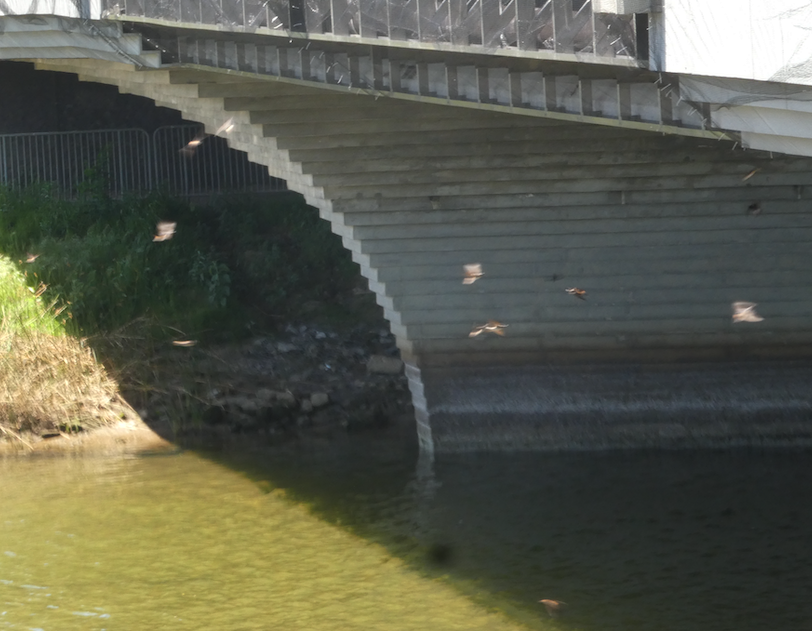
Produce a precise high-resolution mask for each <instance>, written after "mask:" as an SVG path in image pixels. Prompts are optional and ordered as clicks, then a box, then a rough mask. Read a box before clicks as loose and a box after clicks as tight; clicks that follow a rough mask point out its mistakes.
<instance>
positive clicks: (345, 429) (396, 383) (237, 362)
mask: <svg viewBox="0 0 812 631" xmlns="http://www.w3.org/2000/svg"><path fill="white" fill-rule="evenodd" d="M133 365H135V366H136V367H137V370H132V371H131V372H126V371H124V372H122V373H121V377H120V387H121V391H122V395H123V398H124V400H125V403H126V404H125V405H121V406H120V410H119V413H118V417H119V419H120V420H119V421H118V422H116V423H114V424H112V425H110V426H107V427H103V428H100V429H94V430H90V431H83V430H82V429H81V428H80V430H79V431H78V432H76V433H72V434H70V435H67V434H59V433H55V432H51V433H47V434H43V435H37V434H31V433H26V434H21V435H18V436H17V437H11V436H8V437H6V439H5V440H0V454H15V455H21V454H26V453H82V452H94V453H126V452H132V451H140V450H156V449H157V450H162V449H172V448H174V447H173V445H177V446H184V447H198V446H199V447H207V448H212V447H215V448H216V447H218V446H219V445H226V444H236V443H245V442H246V440H247V441H248V442H252V441H253V442H258V443H267V444H280V443H285V442H293V441H298V440H307V439H310V438H313V437H317V438H327V439H329V438H331V437H338V436H345V435H349V436H351V435H352V434H354V433H357V432H368V431H376V430H384V429H391V428H392V427H395V426H404V425H409V424H410V423H413V419H414V416H413V410H412V407H411V396H410V394H409V390H408V385H407V382H406V378H405V377H404V375H403V363H402V361H401V360H400V358H399V352H398V349H397V347H396V345H395V340H394V338H393V336H392V335H391V334H390V333H389V331H388V329H387V328H385V323H384V322H383V321H375V322H373V323H371V324H370V323H365V324H359V325H357V326H355V327H353V328H350V329H344V330H336V329H333V328H331V327H329V326H321V325H317V324H312V323H297V324H288V325H286V326H285V327H284V328H280V330H278V331H276V332H273V333H270V334H268V335H264V336H258V337H254V338H252V339H250V340H247V341H245V342H242V343H239V344H228V345H218V346H210V345H206V344H202V343H201V344H196V345H194V346H188V347H176V346H172V345H166V346H165V347H164V348H161V349H160V350H159V351H158V352H155V353H154V354H150V355H149V356H148V357H141V358H137V359H134V360H133ZM123 403H124V402H123Z"/></svg>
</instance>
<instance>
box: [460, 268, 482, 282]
mask: <svg viewBox="0 0 812 631" xmlns="http://www.w3.org/2000/svg"><path fill="white" fill-rule="evenodd" d="M463 267H464V268H465V278H463V279H462V284H463V285H471V284H473V283H474V282H476V280H477V279H478V278H482V276H483V274H482V265H480V264H479V263H469V264H466V265H463Z"/></svg>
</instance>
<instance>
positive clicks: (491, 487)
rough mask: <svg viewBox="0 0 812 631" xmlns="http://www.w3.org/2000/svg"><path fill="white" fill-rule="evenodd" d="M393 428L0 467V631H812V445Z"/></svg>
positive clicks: (2, 464) (9, 463)
mask: <svg viewBox="0 0 812 631" xmlns="http://www.w3.org/2000/svg"><path fill="white" fill-rule="evenodd" d="M395 438H396V439H393V437H385V436H367V437H363V436H355V437H353V438H351V439H347V440H346V441H344V442H343V443H342V442H336V441H332V442H329V443H327V442H325V443H322V444H319V443H310V444H301V445H299V446H297V447H296V448H293V449H290V448H288V449H280V448H277V449H275V450H256V451H253V452H246V451H245V450H237V451H234V452H232V453H219V454H216V455H215V454H208V455H203V456H201V455H195V454H192V453H184V454H181V455H179V456H171V457H158V458H131V459H101V458H100V459H84V460H79V459H77V460H72V459H52V460H47V459H43V460H21V461H16V460H10V461H9V460H6V461H2V460H0V481H2V484H0V553H5V554H0V603H3V604H0V614H2V615H0V629H4V628H24V629H27V628H42V629H45V630H51V629H60V630H61V629H90V628H92V629H138V628H179V629H186V628H188V629H201V628H212V629H213V628H216V629H267V628H285V629H314V630H320V629H351V628H364V629H367V628H371V629H374V628H382V629H383V628H386V629H421V630H424V629H572V630H575V629H583V630H588V631H591V630H595V631H597V630H598V629H600V630H601V631H603V630H610V631H611V630H615V629H616V630H618V631H619V630H621V629H622V630H624V631H629V630H641V631H642V630H649V629H651V630H654V629H657V630H661V629H669V630H677V631H679V630H682V629H685V630H688V629H691V630H705V629H706V630H708V631H724V630H726V629H731V630H732V629H736V630H737V631H741V630H747V629H753V630H755V629H758V630H759V631H761V630H763V629H765V628H781V629H812V603H810V602H809V601H810V599H809V598H808V593H809V589H810V587H811V586H812V564H810V558H809V557H810V553H809V544H810V543H812V542H810V535H809V530H808V528H807V527H806V525H807V524H808V523H810V520H811V519H812V503H810V502H809V501H808V500H809V499H810V498H809V497H808V495H809V491H808V489H809V488H810V485H809V483H810V482H812V479H810V478H812V473H810V471H809V469H808V467H806V465H805V462H806V459H807V458H808V453H805V452H790V451H783V452H779V451H770V452H762V453H759V452H746V451H739V452H731V453H719V452H672V453H667V452H661V453H642V452H638V453H634V452H630V453H606V454H522V455H511V456H498V455H493V456H487V457H484V456H479V457H445V458H442V459H440V460H439V461H438V462H436V463H432V462H429V461H425V460H420V459H418V457H417V453H416V449H415V445H414V444H413V441H412V440H411V439H407V438H405V437H401V436H398V437H395ZM540 599H547V600H555V601H563V602H566V603H567V604H568V606H567V607H566V609H565V610H563V611H562V615H561V616H557V617H550V616H549V615H548V612H547V608H546V607H545V605H544V604H541V603H539V600H540Z"/></svg>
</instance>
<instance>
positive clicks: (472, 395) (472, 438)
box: [407, 360, 812, 452]
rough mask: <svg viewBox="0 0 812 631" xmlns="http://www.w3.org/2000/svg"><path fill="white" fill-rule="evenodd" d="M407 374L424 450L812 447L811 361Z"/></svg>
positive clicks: (412, 370)
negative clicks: (412, 392)
mask: <svg viewBox="0 0 812 631" xmlns="http://www.w3.org/2000/svg"><path fill="white" fill-rule="evenodd" d="M407 374H408V375H409V377H410V380H411V382H412V388H413V391H414V392H416V396H415V405H416V406H420V407H419V409H418V412H417V423H418V432H419V436H420V440H421V444H422V445H423V448H424V449H426V450H428V451H434V452H460V451H497V450H599V449H627V448H637V447H650V448H666V449H678V448H707V447H711V448H716V447H718V448H723V447H731V446H743V445H751V446H775V445H794V446H798V445H810V444H812V388H810V384H812V362H804V361H792V360H789V361H781V362H776V361H760V362H702V363H697V364H690V363H688V364H679V365H674V364H659V365H658V364H635V363H624V364H618V363H614V364H588V365H586V364H556V365H552V364H547V365H533V366H513V367H493V366H491V367H478V368H477V367H453V368H451V367H434V368H427V369H423V370H422V371H421V370H418V369H416V368H414V366H412V367H410V369H409V370H408V372H407ZM419 380H422V381H424V382H425V384H426V385H425V386H423V385H422V383H421V382H420V381H419Z"/></svg>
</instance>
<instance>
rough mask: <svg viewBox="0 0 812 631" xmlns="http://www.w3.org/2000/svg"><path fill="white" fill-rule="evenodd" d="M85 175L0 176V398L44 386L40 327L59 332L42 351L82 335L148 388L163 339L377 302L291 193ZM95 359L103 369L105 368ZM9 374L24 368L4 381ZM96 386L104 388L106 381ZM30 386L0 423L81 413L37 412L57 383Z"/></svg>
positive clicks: (237, 334) (335, 242)
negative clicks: (201, 196) (195, 190)
mask: <svg viewBox="0 0 812 631" xmlns="http://www.w3.org/2000/svg"><path fill="white" fill-rule="evenodd" d="M86 175H87V176H89V177H88V178H87V181H86V183H85V184H84V185H83V186H82V188H81V190H80V191H79V195H78V197H77V199H75V200H66V199H63V198H61V197H60V196H58V195H56V194H55V192H54V190H53V189H52V188H51V187H50V186H48V185H39V186H34V187H30V188H27V189H25V190H11V189H2V188H0V254H4V255H5V256H6V257H8V259H7V261H6V262H5V263H3V265H2V268H0V309H2V311H0V314H1V315H2V320H1V321H0V332H1V333H2V336H3V337H2V338H0V342H1V343H2V344H3V345H4V348H5V349H6V352H5V353H4V355H5V360H4V365H3V367H2V368H0V370H2V373H0V379H3V382H4V386H3V387H5V388H6V390H5V391H4V392H0V403H2V402H3V401H5V402H10V401H17V400H19V396H20V395H19V390H20V389H25V387H26V385H25V384H28V388H29V389H35V388H39V389H40V390H42V389H43V388H45V386H44V385H43V384H39V385H35V383H36V380H35V379H34V378H33V377H32V375H31V374H29V372H30V371H27V370H26V369H25V366H24V365H23V364H26V365H27V364H30V363H31V362H32V361H33V359H34V358H37V357H40V356H41V355H42V351H41V349H43V348H44V347H43V346H42V345H43V339H46V338H47V339H48V340H49V342H48V343H49V344H57V345H61V346H58V347H57V346H55V347H54V349H53V351H49V353H53V356H52V357H50V358H46V359H44V360H43V361H45V362H46V363H48V362H52V363H54V364H55V365H56V364H59V363H60V353H62V352H65V351H64V349H63V350H59V349H62V347H63V346H65V344H68V345H71V344H72V345H73V346H76V348H78V349H79V350H78V351H77V352H78V353H79V354H80V355H82V356H83V357H90V355H89V353H90V350H89V349H88V348H85V347H83V346H82V345H84V346H89V347H92V348H93V350H94V351H95V352H96V354H97V355H98V356H99V357H100V358H101V359H102V360H103V361H104V364H105V365H106V366H107V368H108V370H112V374H113V376H114V377H115V378H116V380H117V381H118V382H119V383H120V384H121V386H122V388H125V387H126V388H130V387H132V386H133V383H135V384H137V389H141V390H144V389H148V388H149V385H148V382H149V381H150V380H151V379H157V378H158V377H157V375H156V374H155V371H154V370H153V367H152V364H153V363H154V362H152V359H153V357H154V356H155V354H156V353H160V352H161V349H165V348H166V347H167V346H169V348H171V345H170V344H169V341H170V340H183V339H193V340H198V341H203V342H229V341H236V340H239V339H241V338H244V337H246V336H248V335H252V334H256V333H261V332H267V331H269V330H272V329H273V328H274V327H275V326H277V325H279V324H281V323H284V321H285V320H286V319H287V318H289V317H292V316H293V315H294V314H296V313H299V312H300V311H301V310H302V309H304V310H306V311H308V317H309V318H311V319H315V320H319V319H321V320H323V319H324V318H329V319H330V320H331V321H333V322H335V321H336V320H341V319H343V320H345V321H350V320H357V318H358V317H365V316H367V315H371V313H372V310H374V309H375V306H374V305H373V304H372V303H371V301H368V300H367V301H364V302H363V304H359V301H358V300H355V299H351V297H352V294H353V292H352V289H353V287H354V286H356V285H357V283H358V280H359V276H358V268H357V266H356V265H355V264H354V263H353V262H352V260H351V258H350V255H349V253H348V252H347V251H346V250H344V248H343V247H342V245H341V240H340V238H339V237H337V236H336V235H334V234H332V232H331V231H330V227H329V225H328V224H327V222H325V221H322V220H321V219H319V217H318V215H317V213H316V211H315V210H314V209H313V208H310V207H308V206H307V205H306V204H305V203H304V201H303V199H302V198H301V197H300V196H298V195H294V194H281V195H277V196H273V197H268V196H265V197H262V198H259V197H255V198H249V197H231V198H229V197H222V198H220V199H217V200H214V201H213V202H212V203H210V204H205V205H194V204H191V203H189V202H186V201H182V200H178V199H176V198H171V197H169V196H167V195H165V194H162V193H155V194H152V195H150V196H148V197H146V198H127V199H112V198H111V197H109V196H108V195H107V193H106V190H107V187H106V183H105V179H104V176H103V174H102V173H100V172H96V171H94V170H92V169H91V170H89V171H88V172H87V174H86ZM159 221H169V222H176V224H177V228H176V233H175V234H174V236H173V238H171V239H167V240H165V241H153V236H154V234H155V229H156V224H157V223H158V222H159ZM9 261H11V262H13V263H14V264H16V268H15V266H14V265H11V264H10V263H9ZM348 296H349V297H350V299H348V298H347V297H348ZM364 298H369V296H365V297H364ZM367 303H369V304H367ZM376 315H377V313H376ZM64 333H67V334H68V335H67V336H66V335H65V334H64ZM79 340H83V342H82V343H81V344H80V343H79ZM77 344H78V346H77ZM12 348H14V349H15V350H13V352H12V351H10V349H12ZM71 352H73V351H71ZM186 359H190V356H189V355H188V354H187V355H186ZM178 361H180V360H178ZM35 363H36V362H35ZM82 366H85V364H82ZM85 369H86V366H85V367H83V368H82V369H81V370H79V373H81V374H84V373H83V372H82V371H86V370H85ZM102 373H103V370H102ZM102 373H99V374H98V375H97V380H100V381H99V383H102V382H103V381H104V380H105V379H107V376H106V375H104V374H102ZM14 375H20V377H19V379H16V381H17V382H19V383H18V384H17V385H15V386H14V388H17V390H14V391H13V392H12V391H11V390H10V389H9V388H10V386H9V385H8V384H10V383H12V382H14V381H15V378H14ZM57 381H58V380H57ZM128 381H129V383H125V382H128ZM51 382H53V383H56V381H54V379H51ZM49 383H50V382H49ZM63 386H64V384H63ZM77 387H78V386H77ZM105 387H106V386H105ZM71 391H75V392H76V393H77V396H79V394H78V393H79V390H76V388H75V387H74V388H73V390H71V389H70V388H64V387H63V388H62V392H63V393H65V392H71ZM105 392H106V394H105V395H104V397H102V398H106V399H108V400H109V398H110V396H112V395H111V392H112V391H110V390H108V391H105ZM35 394H36V393H35ZM81 396H84V395H81ZM37 397H39V398H40V399H41V400H42V401H43V404H42V405H41V406H40V407H37V408H36V410H34V408H32V410H33V411H29V412H26V413H25V414H21V413H20V411H19V410H18V409H17V408H18V407H19V406H17V405H16V403H15V404H14V405H13V406H11V405H9V404H6V405H5V412H2V411H0V425H3V424H4V425H5V428H6V429H9V428H11V429H12V430H13V431H15V432H16V431H20V430H26V429H27V428H28V429H31V431H34V430H35V429H36V427H40V428H41V427H46V426H54V427H58V428H63V427H66V426H70V425H77V424H85V425H86V424H87V419H86V418H85V417H86V416H87V415H85V417H83V416H82V415H81V414H78V413H77V412H76V410H72V411H65V410H62V411H59V412H58V415H59V416H60V418H59V420H58V421H54V422H51V421H50V420H45V419H46V417H50V416H53V414H52V413H50V412H49V411H48V410H49V409H53V397H51V398H49V397H48V396H45V395H44V394H43V393H40V394H36V396H34V398H37ZM74 398H75V397H74ZM12 407H14V410H12V409H11V408H12ZM35 407H36V406H35ZM4 415H5V416H4ZM23 416H25V419H23Z"/></svg>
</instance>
